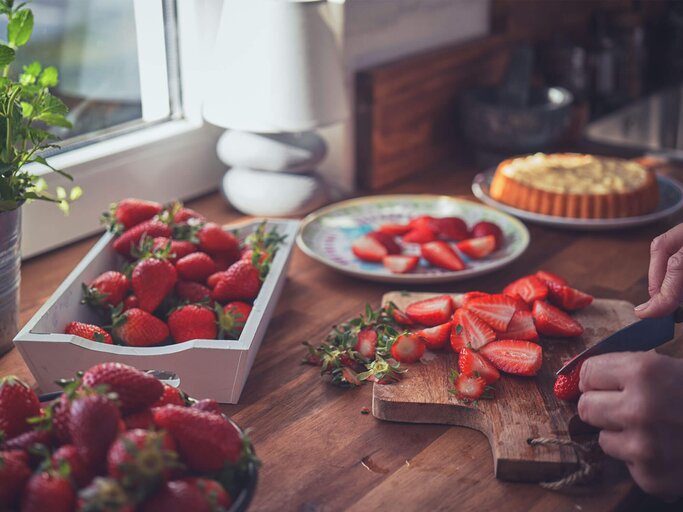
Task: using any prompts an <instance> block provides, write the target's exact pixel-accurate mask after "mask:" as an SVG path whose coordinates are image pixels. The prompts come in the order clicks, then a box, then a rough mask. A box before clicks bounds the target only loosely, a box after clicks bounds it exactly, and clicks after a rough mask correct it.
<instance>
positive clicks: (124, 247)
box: [112, 219, 172, 258]
mask: <svg viewBox="0 0 683 512" xmlns="http://www.w3.org/2000/svg"><path fill="white" fill-rule="evenodd" d="M171 234H172V232H171V228H170V227H169V226H168V224H164V223H163V222H161V221H159V220H155V219H152V220H146V221H144V222H143V223H141V224H138V225H137V226H134V227H132V228H131V229H129V230H128V231H126V232H124V233H123V234H122V235H121V236H120V237H118V238H117V239H116V240H114V243H113V244H112V247H113V248H114V250H115V251H116V252H118V253H119V254H121V255H122V256H125V257H126V258H130V257H131V253H130V250H131V249H132V248H133V247H137V246H138V244H139V243H140V239H141V238H142V237H143V236H144V235H147V236H148V237H151V238H155V237H158V236H163V237H166V238H170V237H171Z"/></svg>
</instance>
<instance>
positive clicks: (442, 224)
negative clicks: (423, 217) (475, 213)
mask: <svg viewBox="0 0 683 512" xmlns="http://www.w3.org/2000/svg"><path fill="white" fill-rule="evenodd" d="M433 226H434V229H435V230H436V234H437V235H439V236H440V237H441V238H443V239H444V240H451V241H453V242H458V241H460V240H464V239H466V238H469V237H470V232H469V230H468V229H467V224H465V221H464V220H462V219H461V218H459V217H442V218H440V219H434V220H433Z"/></svg>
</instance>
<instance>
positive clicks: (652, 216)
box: [472, 169, 683, 231]
mask: <svg viewBox="0 0 683 512" xmlns="http://www.w3.org/2000/svg"><path fill="white" fill-rule="evenodd" d="M495 172H496V171H495V169H489V170H488V171H484V172H482V173H479V174H477V175H476V176H475V177H474V181H473V182H472V192H474V195H475V196H477V198H478V199H480V200H481V201H482V202H484V203H486V204H488V205H489V206H493V207H494V208H498V209H499V210H502V211H504V212H507V213H509V214H511V215H514V216H515V217H519V218H520V219H524V220H528V221H531V222H536V223H538V224H545V225H548V226H554V227H557V228H566V229H579V230H582V231H607V230H612V229H628V228H635V227H638V226H643V225H645V224H650V223H652V222H655V221H658V220H660V219H663V218H665V217H668V216H669V215H671V214H673V213H675V212H677V211H678V210H680V209H681V208H682V207H683V187H682V186H681V184H680V183H679V182H678V181H676V180H674V179H672V178H669V177H667V176H661V175H657V184H658V185H659V206H658V207H657V209H656V210H655V211H654V212H652V213H648V214H645V215H638V216H635V217H621V218H618V219H571V218H568V217H558V216H556V215H543V214H541V213H534V212H528V211H526V210H520V209H519V208H514V207H512V206H509V205H507V204H504V203H501V202H499V201H496V200H495V199H493V198H492V197H491V196H490V195H489V187H490V186H491V180H492V179H493V174H494V173H495Z"/></svg>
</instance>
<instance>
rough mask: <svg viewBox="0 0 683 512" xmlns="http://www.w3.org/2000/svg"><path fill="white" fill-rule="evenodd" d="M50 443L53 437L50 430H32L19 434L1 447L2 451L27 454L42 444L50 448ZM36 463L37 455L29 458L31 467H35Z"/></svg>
mask: <svg viewBox="0 0 683 512" xmlns="http://www.w3.org/2000/svg"><path fill="white" fill-rule="evenodd" d="M52 442H53V436H52V432H51V431H50V430H43V429H34V430H27V431H26V432H24V433H23V434H19V435H18V436H15V437H13V438H12V439H9V440H7V441H5V443H4V444H3V445H2V449H3V450H23V451H26V452H28V451H29V450H30V449H31V448H33V447H34V446H35V445H39V444H42V445H45V446H48V447H49V446H52ZM38 461H39V457H38V456H37V455H36V456H32V457H31V465H35V464H34V463H37V462H38Z"/></svg>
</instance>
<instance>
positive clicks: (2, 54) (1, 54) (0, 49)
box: [0, 43, 15, 67]
mask: <svg viewBox="0 0 683 512" xmlns="http://www.w3.org/2000/svg"><path fill="white" fill-rule="evenodd" d="M14 56H15V52H14V50H13V49H12V48H10V47H9V46H6V45H4V44H2V43H0V67H5V66H8V65H9V64H11V63H12V62H13V61H14Z"/></svg>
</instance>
